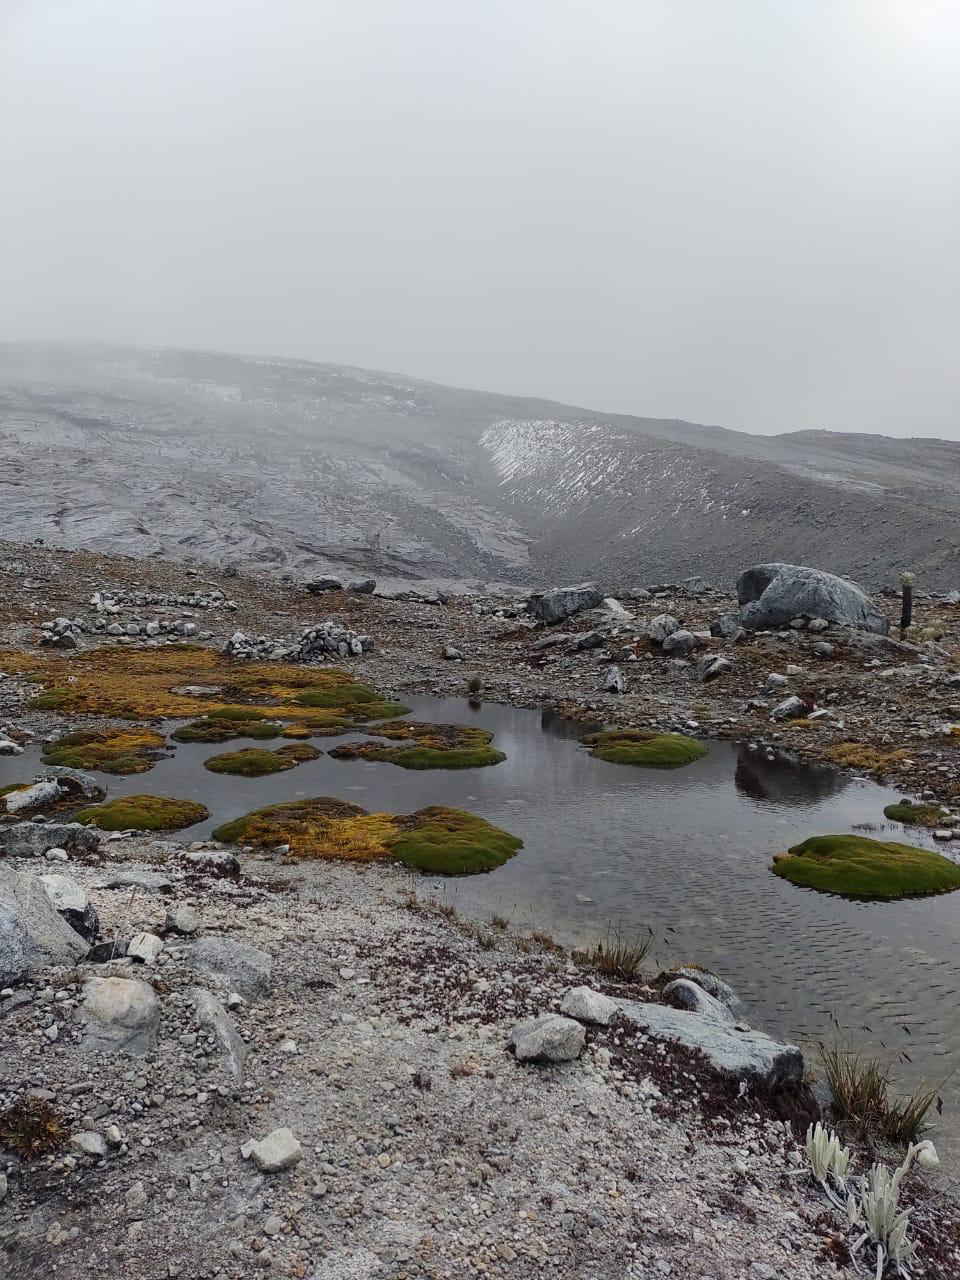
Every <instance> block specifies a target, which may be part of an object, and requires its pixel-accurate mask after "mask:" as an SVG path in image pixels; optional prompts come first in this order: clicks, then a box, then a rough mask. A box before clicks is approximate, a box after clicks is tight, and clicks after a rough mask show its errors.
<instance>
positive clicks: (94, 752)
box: [43, 725, 167, 774]
mask: <svg viewBox="0 0 960 1280" xmlns="http://www.w3.org/2000/svg"><path fill="white" fill-rule="evenodd" d="M166 745H167V744H166V742H165V741H164V739H163V736H162V734H159V733H157V732H156V730H155V729H146V728H143V727H138V726H133V725H130V726H125V727H122V728H112V729H77V730H76V731H75V732H73V733H65V734H64V735H63V737H62V738H58V739H57V740H56V742H54V743H52V744H51V745H50V746H48V747H47V749H46V751H45V752H44V754H43V763H44V764H56V765H64V766H66V767H67V768H70V769H94V770H96V771H98V772H100V773H115V774H128V773H146V771H147V770H148V769H152V768H153V765H154V763H155V762H156V761H157V760H158V759H159V758H160V756H161V755H162V754H163V751H164V748H165V747H166Z"/></svg>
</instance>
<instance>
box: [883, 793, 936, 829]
mask: <svg viewBox="0 0 960 1280" xmlns="http://www.w3.org/2000/svg"><path fill="white" fill-rule="evenodd" d="M883 816H884V817H885V818H889V819H890V820H891V821H892V822H902V823H903V825H904V826H905V827H928V828H930V830H931V831H932V830H936V828H937V827H942V826H943V825H944V819H945V818H947V817H949V814H948V813H947V811H946V809H941V808H940V806H939V805H937V804H922V803H921V804H915V803H914V802H913V801H912V800H898V801H897V803H896V804H888V805H887V807H886V808H885V809H884V811H883Z"/></svg>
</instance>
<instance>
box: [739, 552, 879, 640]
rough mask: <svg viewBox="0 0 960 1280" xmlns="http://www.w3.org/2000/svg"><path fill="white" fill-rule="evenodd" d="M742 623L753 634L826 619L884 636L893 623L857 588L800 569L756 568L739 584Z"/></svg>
mask: <svg viewBox="0 0 960 1280" xmlns="http://www.w3.org/2000/svg"><path fill="white" fill-rule="evenodd" d="M737 599H738V600H739V602H740V619H741V621H742V622H743V625H744V626H745V627H749V628H750V629H751V630H752V631H762V630H765V629H766V628H768V627H785V626H789V624H790V623H791V621H792V620H793V619H794V618H825V619H826V620H827V621H828V622H836V623H839V624H840V625H841V626H844V627H855V628H856V629H857V630H859V631H872V632H874V633H875V634H877V635H881V636H885V635H886V634H887V632H888V631H889V630H890V623H889V622H888V621H887V619H886V618H885V617H884V615H883V614H882V613H881V612H880V610H879V609H878V608H877V607H876V606H875V605H874V603H873V601H872V600H871V599H870V597H869V596H868V595H867V594H866V593H865V592H864V591H863V590H862V589H861V588H860V587H858V586H857V585H856V584H855V583H853V582H848V581H847V580H846V578H838V577H836V576H835V575H834V574H832V573H825V572H824V571H823V570H822V569H810V568H807V567H806V566H805V565H799V564H755V565H754V566H753V567H752V568H750V569H747V570H746V571H745V572H744V573H741V575H740V577H739V578H738V579H737Z"/></svg>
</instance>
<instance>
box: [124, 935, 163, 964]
mask: <svg viewBox="0 0 960 1280" xmlns="http://www.w3.org/2000/svg"><path fill="white" fill-rule="evenodd" d="M162 950H163V941H162V939H160V938H158V937H157V935H156V934H155V933H135V934H134V935H133V937H132V938H131V939H130V942H129V945H128V946H127V955H128V956H130V957H132V958H133V959H134V960H142V961H143V962H144V964H156V963H157V957H158V956H159V955H160V952H161V951H162Z"/></svg>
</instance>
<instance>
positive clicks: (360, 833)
mask: <svg viewBox="0 0 960 1280" xmlns="http://www.w3.org/2000/svg"><path fill="white" fill-rule="evenodd" d="M213 834H214V838H215V839H217V840H223V841H225V842H227V843H241V842H242V843H245V844H251V845H257V846H259V847H261V848H268V849H269V848H276V847H277V846H278V845H286V846H287V847H288V848H289V850H290V853H291V854H292V855H293V856H295V857H298V858H331V859H337V860H346V861H351V862H370V861H374V860H377V859H393V860H396V861H400V862H403V863H404V864H405V865H406V866H409V867H414V868H416V869H417V870H420V871H426V872H431V873H434V874H438V875H451V876H452V875H472V874H475V873H477V872H481V871H492V870H493V869H494V868H495V867H499V866H502V865H503V863H504V862H506V861H507V859H508V858H512V857H513V855H514V854H515V853H516V852H517V850H518V849H520V848H521V847H522V844H523V841H522V840H520V839H519V838H518V837H517V836H513V835H510V833H509V832H507V831H503V830H501V828H499V827H495V826H493V825H492V824H491V823H489V822H486V821H485V820H484V819H483V818H478V817H477V816H476V815H475V814H472V813H466V812H464V811H463V810H461V809H446V808H442V807H440V806H437V805H434V806H431V807H430V808H428V809H421V810H419V811H418V812H417V813H412V814H409V815H407V816H403V815H399V816H396V815H392V814H389V813H367V812H366V810H365V809H361V808H360V806H359V805H355V804H349V803H347V802H346V801H343V800H337V799H335V798H334V797H332V796H315V797H313V798H312V799H309V800H293V801H290V802H288V803H286V804H275V805H267V806H266V807H265V808H262V809H255V810H254V811H253V812H252V813H248V814H245V815H244V816H243V817H241V818H235V819H234V820H233V821H232V822H225V823H223V824H222V825H221V826H219V827H217V829H216V831H214V833H213Z"/></svg>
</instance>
